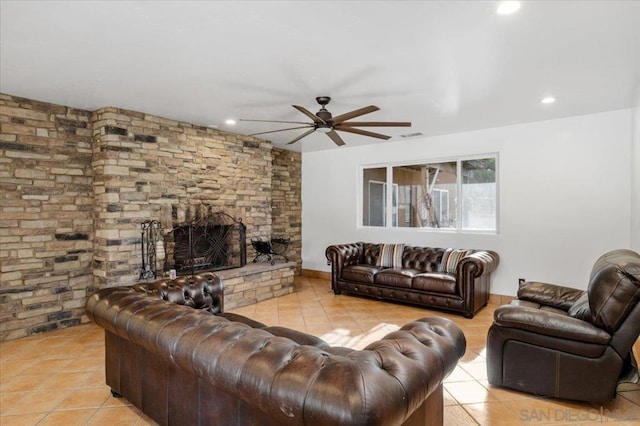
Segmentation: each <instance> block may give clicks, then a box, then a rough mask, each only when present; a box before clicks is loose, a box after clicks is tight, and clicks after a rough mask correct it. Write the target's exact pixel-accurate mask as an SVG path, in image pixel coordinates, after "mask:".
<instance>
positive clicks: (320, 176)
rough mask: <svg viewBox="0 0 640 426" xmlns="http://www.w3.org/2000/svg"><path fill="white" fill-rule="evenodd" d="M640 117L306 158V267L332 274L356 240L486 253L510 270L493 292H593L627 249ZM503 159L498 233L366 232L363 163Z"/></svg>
mask: <svg viewBox="0 0 640 426" xmlns="http://www.w3.org/2000/svg"><path fill="white" fill-rule="evenodd" d="M631 142H632V110H631V109H628V110H620V111H612V112H606V113H600V114H593V115H585V116H579V117H571V118H566V119H559V120H551V121H543V122H535V123H528V124H520V125H513V126H507V127H500V128H491V129H485V130H479V131H474V132H465V133H458V134H453V135H446V136H437V137H430V138H420V139H411V140H407V141H399V142H390V143H386V144H376V145H370V146H363V147H352V148H350V147H348V145H347V146H346V147H342V148H340V149H332V150H327V151H318V152H309V153H304V154H303V156H302V258H303V266H302V267H303V268H304V269H311V270H322V271H328V270H329V267H328V266H327V264H326V259H325V257H324V250H325V248H326V247H327V246H328V245H331V244H336V243H349V242H356V241H367V242H404V243H407V244H410V245H418V246H431V247H458V248H465V247H471V248H485V249H492V250H495V251H497V252H498V253H499V254H500V257H501V263H500V266H499V267H498V270H497V271H496V273H495V275H494V278H493V282H492V289H491V292H492V293H496V294H505V295H515V292H516V289H517V280H518V278H519V277H522V278H526V279H530V280H534V279H535V280H541V281H547V282H555V283H562V284H565V285H569V286H574V287H577V288H586V284H587V279H588V276H589V272H590V269H591V266H592V264H593V262H594V261H595V259H596V258H597V257H598V256H599V255H600V254H602V253H604V252H605V251H607V250H611V249H614V248H621V247H624V248H628V247H629V246H630V227H631V217H630V215H631V202H630V196H629V194H630V192H631V162H630V161H629V156H630V153H631ZM493 152H497V153H498V154H499V172H498V173H499V180H500V182H499V197H500V201H499V204H500V206H499V214H500V216H499V233H498V234H497V235H496V234H493V235H486V234H469V233H466V234H455V233H446V232H437V231H422V230H416V229H371V228H369V229H364V228H359V227H358V226H357V225H358V224H357V220H356V218H357V211H358V209H359V207H358V204H357V193H358V190H357V186H358V169H359V166H360V165H366V164H372V163H384V162H394V161H406V160H416V161H421V160H431V159H442V158H447V157H452V156H453V157H454V156H464V155H473V154H483V153H493Z"/></svg>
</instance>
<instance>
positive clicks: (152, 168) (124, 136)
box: [92, 108, 272, 287]
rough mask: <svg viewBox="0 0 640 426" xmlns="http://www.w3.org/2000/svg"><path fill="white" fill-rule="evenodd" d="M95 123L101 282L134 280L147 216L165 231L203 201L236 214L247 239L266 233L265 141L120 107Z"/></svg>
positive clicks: (96, 255) (97, 264)
mask: <svg viewBox="0 0 640 426" xmlns="http://www.w3.org/2000/svg"><path fill="white" fill-rule="evenodd" d="M92 127H93V139H94V144H93V170H94V184H93V186H94V191H95V203H94V206H95V214H96V224H95V230H96V235H95V244H94V261H95V269H94V274H95V275H96V277H97V279H98V285H99V287H103V286H115V285H123V284H127V283H131V282H134V281H136V280H137V278H138V274H139V269H138V270H137V269H136V268H132V265H138V266H139V265H141V263H142V257H141V250H140V223H141V222H142V221H143V220H145V219H151V220H159V221H160V222H161V223H162V224H163V225H164V227H165V229H168V228H170V227H172V226H175V225H176V224H178V223H181V222H182V221H184V220H185V214H184V213H185V212H187V211H189V210H190V209H189V207H191V206H198V205H204V206H207V207H212V208H213V211H224V212H225V213H227V214H229V215H231V216H233V217H236V218H241V219H242V220H243V222H244V223H245V225H246V226H247V239H248V240H250V239H251V238H257V237H266V236H269V235H271V169H272V165H271V162H272V159H271V149H272V147H271V144H270V143H268V142H266V141H263V140H260V139H255V138H251V137H248V136H241V135H235V134H230V133H224V132H221V131H218V130H215V129H209V128H206V127H199V126H193V125H191V124H188V123H182V122H177V121H173V120H168V119H164V118H160V117H156V116H152V115H148V114H144V113H139V112H134V111H127V110H122V109H117V108H103V109H100V110H97V111H95V112H94V113H93V115H92Z"/></svg>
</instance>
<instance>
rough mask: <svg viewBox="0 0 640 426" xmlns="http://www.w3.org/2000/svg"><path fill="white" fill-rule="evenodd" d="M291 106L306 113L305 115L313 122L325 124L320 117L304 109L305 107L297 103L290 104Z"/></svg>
mask: <svg viewBox="0 0 640 426" xmlns="http://www.w3.org/2000/svg"><path fill="white" fill-rule="evenodd" d="M291 106H292V107H294V108H295V109H297V110H298V111H300V112H301V113H303V114H304V115H306V116H307V117H309V118H310V119H312V120H313V121H314V122H315V123H323V124H325V122H324V120H323V119H322V118H320V117H318V116H317V115H315V114H314V113H312V112H311V111H309V110H308V109H306V108H305V107H301V106H299V105H291Z"/></svg>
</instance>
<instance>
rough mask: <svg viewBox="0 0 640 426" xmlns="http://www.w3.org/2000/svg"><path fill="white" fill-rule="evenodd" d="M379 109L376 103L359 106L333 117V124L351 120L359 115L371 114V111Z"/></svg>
mask: <svg viewBox="0 0 640 426" xmlns="http://www.w3.org/2000/svg"><path fill="white" fill-rule="evenodd" d="M379 109H380V108H378V107H377V106H375V105H369V106H366V107H362V108H358V109H355V110H353V111H351V112H347V113H344V114H340V115H339V116H337V117H333V124H340V123H342V122H343V121H346V120H349V119H351V118H355V117H359V116H361V115H365V114H369V113H370V112H374V111H378V110H379Z"/></svg>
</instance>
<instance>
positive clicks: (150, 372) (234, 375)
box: [86, 274, 465, 425]
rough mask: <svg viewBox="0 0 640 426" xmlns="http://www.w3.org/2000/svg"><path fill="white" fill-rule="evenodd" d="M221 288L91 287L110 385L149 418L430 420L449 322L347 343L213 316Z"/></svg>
mask: <svg viewBox="0 0 640 426" xmlns="http://www.w3.org/2000/svg"><path fill="white" fill-rule="evenodd" d="M221 296H222V283H221V282H220V280H219V279H218V277H217V276H215V275H214V274H203V275H200V276H194V277H189V278H183V279H179V280H175V281H168V280H161V281H158V282H156V283H151V284H138V285H134V286H129V287H115V288H107V289H103V290H100V291H98V292H97V293H94V294H93V295H91V296H90V297H89V299H88V301H87V306H86V311H87V314H88V316H89V318H90V319H91V320H93V321H94V322H95V323H96V324H98V325H99V326H101V327H103V328H104V329H105V343H106V344H105V347H106V359H105V363H106V380H107V384H108V385H109V386H110V387H111V389H112V392H113V393H114V395H115V396H118V395H122V396H124V397H125V398H126V399H128V400H129V401H130V402H131V403H132V404H133V405H135V406H136V407H138V408H139V409H140V410H142V411H143V412H144V413H146V414H147V415H148V416H149V417H151V418H152V419H153V420H155V421H156V422H158V423H159V424H161V425H167V424H175V425H183V424H184V425H187V424H200V425H396V424H405V425H425V424H442V411H443V391H442V381H443V379H444V378H445V377H446V376H447V375H448V374H449V373H450V372H451V371H452V370H453V369H454V368H455V366H456V364H457V362H458V360H459V359H460V357H461V356H462V355H463V354H464V351H465V338H464V335H463V334H462V332H461V330H460V329H459V328H458V327H457V326H456V325H455V324H454V323H453V322H452V321H449V320H447V319H444V318H438V317H430V318H422V319H419V320H416V321H414V322H412V323H410V324H407V325H405V326H404V327H402V329H401V330H399V331H396V332H393V333H390V334H388V335H387V336H385V337H384V338H383V339H381V340H379V341H376V342H374V343H372V344H370V345H369V346H367V347H366V348H365V349H364V350H353V349H349V348H344V347H332V346H330V345H329V344H328V343H327V342H325V341H323V340H322V339H320V338H318V337H315V336H311V335H308V334H305V333H302V332H299V331H295V330H292V329H288V328H285V327H268V326H266V325H264V324H262V323H259V322H257V321H253V320H251V319H249V318H246V317H243V316H241V315H234V314H225V313H223V312H222V305H221V304H222V297H221Z"/></svg>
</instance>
